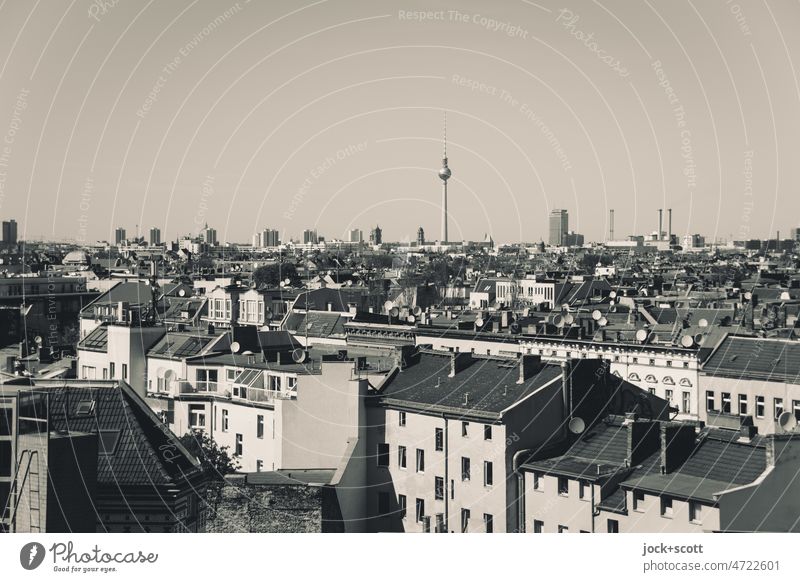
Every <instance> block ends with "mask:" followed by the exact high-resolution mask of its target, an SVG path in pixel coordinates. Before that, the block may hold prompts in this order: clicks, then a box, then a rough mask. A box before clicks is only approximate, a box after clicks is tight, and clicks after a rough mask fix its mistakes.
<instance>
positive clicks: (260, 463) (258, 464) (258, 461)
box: [256, 459, 264, 473]
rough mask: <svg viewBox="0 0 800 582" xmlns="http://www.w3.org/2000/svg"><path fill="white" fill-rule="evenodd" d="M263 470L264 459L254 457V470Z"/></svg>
mask: <svg viewBox="0 0 800 582" xmlns="http://www.w3.org/2000/svg"><path fill="white" fill-rule="evenodd" d="M263 470H264V461H262V460H261V459H256V471H257V472H258V473H260V472H261V471H263Z"/></svg>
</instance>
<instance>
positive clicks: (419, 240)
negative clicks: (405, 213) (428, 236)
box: [417, 226, 425, 247]
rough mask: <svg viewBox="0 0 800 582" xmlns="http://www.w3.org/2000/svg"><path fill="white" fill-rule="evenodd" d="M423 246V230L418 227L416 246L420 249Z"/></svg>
mask: <svg viewBox="0 0 800 582" xmlns="http://www.w3.org/2000/svg"><path fill="white" fill-rule="evenodd" d="M424 244H425V230H423V228H422V227H421V226H420V227H419V228H418V229H417V246H418V247H421V246H423V245H424Z"/></svg>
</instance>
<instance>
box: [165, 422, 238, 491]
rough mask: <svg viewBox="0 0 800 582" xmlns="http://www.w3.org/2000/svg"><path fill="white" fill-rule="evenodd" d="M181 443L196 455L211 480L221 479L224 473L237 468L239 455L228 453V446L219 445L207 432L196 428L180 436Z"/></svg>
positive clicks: (231, 471) (232, 471) (234, 470)
mask: <svg viewBox="0 0 800 582" xmlns="http://www.w3.org/2000/svg"><path fill="white" fill-rule="evenodd" d="M180 441H181V444H182V445H183V446H184V447H185V448H186V450H187V451H189V452H190V453H191V454H192V455H194V456H195V457H197V459H199V461H200V465H201V466H202V467H203V471H205V472H206V473H207V474H208V476H209V478H210V479H211V480H212V481H222V480H223V479H224V478H225V475H227V474H229V473H235V472H236V471H237V470H239V467H240V465H239V456H238V455H230V454H228V449H229V448H230V447H220V446H219V445H217V443H215V442H214V441H213V440H211V437H210V436H208V434H207V433H205V432H203V431H201V430H197V431H193V432H187V433H186V434H185V435H183V436H182V437H180Z"/></svg>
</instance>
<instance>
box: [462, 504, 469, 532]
mask: <svg viewBox="0 0 800 582" xmlns="http://www.w3.org/2000/svg"><path fill="white" fill-rule="evenodd" d="M468 530H469V509H463V508H462V509H461V533H467V531H468Z"/></svg>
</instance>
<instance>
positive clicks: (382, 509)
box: [378, 491, 389, 517]
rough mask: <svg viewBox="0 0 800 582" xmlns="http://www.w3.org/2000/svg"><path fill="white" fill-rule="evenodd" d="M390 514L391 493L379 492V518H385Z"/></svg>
mask: <svg viewBox="0 0 800 582" xmlns="http://www.w3.org/2000/svg"><path fill="white" fill-rule="evenodd" d="M388 514H389V493H387V492H386V491H378V516H379V517H385V516H386V515H388Z"/></svg>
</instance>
